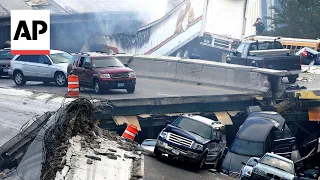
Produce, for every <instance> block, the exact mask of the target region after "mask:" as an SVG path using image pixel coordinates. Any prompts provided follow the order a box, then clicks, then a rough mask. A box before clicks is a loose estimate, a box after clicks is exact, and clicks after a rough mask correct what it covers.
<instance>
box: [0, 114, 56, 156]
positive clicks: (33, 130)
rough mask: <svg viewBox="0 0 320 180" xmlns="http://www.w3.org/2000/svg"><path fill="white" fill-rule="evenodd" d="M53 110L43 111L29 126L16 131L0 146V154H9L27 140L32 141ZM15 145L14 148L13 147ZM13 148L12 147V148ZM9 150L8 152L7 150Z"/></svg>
mask: <svg viewBox="0 0 320 180" xmlns="http://www.w3.org/2000/svg"><path fill="white" fill-rule="evenodd" d="M53 113H54V112H51V111H48V112H45V113H44V114H43V115H42V116H40V117H39V118H37V119H36V120H35V121H34V122H33V123H32V124H31V125H30V126H28V127H27V128H26V129H25V130H23V131H22V132H20V133H18V134H17V135H16V136H14V137H13V138H11V139H10V140H9V141H7V142H6V143H5V144H4V145H2V146H1V147H0V155H2V154H3V153H7V154H8V155H11V154H12V153H14V151H15V150H16V149H19V148H20V147H22V146H23V145H25V144H26V143H27V142H29V141H33V138H34V137H36V136H37V134H38V131H39V130H40V129H41V127H42V125H43V124H46V122H47V121H48V120H49V118H50V117H51V116H52V114H53ZM23 140H26V141H23ZM15 146H17V147H15ZM14 147H15V148H14ZM13 148H14V149H13ZM9 150H10V152H8V151H9Z"/></svg>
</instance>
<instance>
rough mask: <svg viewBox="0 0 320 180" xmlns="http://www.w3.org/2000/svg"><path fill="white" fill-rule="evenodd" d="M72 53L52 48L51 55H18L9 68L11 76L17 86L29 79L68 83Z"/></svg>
mask: <svg viewBox="0 0 320 180" xmlns="http://www.w3.org/2000/svg"><path fill="white" fill-rule="evenodd" d="M71 59H72V55H71V54H69V53H67V52H64V51H59V50H51V51H50V55H16V56H15V57H14V58H13V59H12V61H11V63H10V69H9V71H8V72H9V76H10V77H11V78H13V80H14V82H15V83H16V85H17V86H23V85H25V84H26V82H27V81H43V82H44V83H50V82H55V83H56V84H57V85H58V86H66V85H67V67H68V63H69V60H71Z"/></svg>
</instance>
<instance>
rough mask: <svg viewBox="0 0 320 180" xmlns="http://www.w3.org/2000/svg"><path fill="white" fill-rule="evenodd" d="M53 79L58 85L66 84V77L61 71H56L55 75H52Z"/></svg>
mask: <svg viewBox="0 0 320 180" xmlns="http://www.w3.org/2000/svg"><path fill="white" fill-rule="evenodd" d="M54 81H55V83H56V84H57V85H58V86H60V87H62V86H66V85H67V78H66V76H65V75H64V74H63V73H62V72H57V73H56V75H55V76H54Z"/></svg>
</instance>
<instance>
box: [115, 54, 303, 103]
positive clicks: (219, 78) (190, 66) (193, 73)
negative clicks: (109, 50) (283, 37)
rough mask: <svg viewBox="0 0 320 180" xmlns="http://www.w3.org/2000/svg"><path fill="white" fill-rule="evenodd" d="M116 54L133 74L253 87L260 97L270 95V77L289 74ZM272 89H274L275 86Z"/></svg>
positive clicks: (243, 67)
mask: <svg viewBox="0 0 320 180" xmlns="http://www.w3.org/2000/svg"><path fill="white" fill-rule="evenodd" d="M117 57H118V58H119V59H120V60H121V61H122V62H123V63H125V64H128V65H129V66H130V67H131V68H133V69H134V70H135V72H136V74H137V76H142V77H151V78H162V79H169V80H177V81H188V82H194V83H197V84H198V83H201V84H211V85H218V86H226V87H231V88H236V89H244V90H253V91H258V92H262V93H263V94H264V97H271V96H272V92H271V91H272V90H271V82H270V78H269V77H270V76H272V77H276V78H278V79H279V78H281V77H284V76H288V75H290V74H291V73H292V72H289V71H279V70H272V69H263V68H256V67H250V66H241V65H235V64H226V63H220V62H214V61H205V60H192V59H181V58H178V57H167V56H160V57H159V56H150V55H148V56H145V55H135V56H133V55H128V54H119V55H118V56H117ZM296 73H298V72H296ZM277 83H279V82H277ZM277 86H279V84H277ZM276 89H277V90H276V91H278V89H279V87H277V88H276Z"/></svg>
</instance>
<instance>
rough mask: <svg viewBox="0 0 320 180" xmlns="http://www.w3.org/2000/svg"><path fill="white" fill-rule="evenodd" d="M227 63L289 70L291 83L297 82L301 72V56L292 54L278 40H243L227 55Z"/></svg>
mask: <svg viewBox="0 0 320 180" xmlns="http://www.w3.org/2000/svg"><path fill="white" fill-rule="evenodd" d="M227 63H231V64H239V65H244V66H253V67H259V68H268V69H275V70H287V71H289V72H290V76H288V79H289V82H290V83H295V82H296V80H297V78H298V77H299V73H300V72H301V60H300V57H299V56H295V55H290V54H289V50H287V49H283V47H282V44H281V43H280V42H278V41H260V42H258V41H243V42H242V43H241V44H240V46H239V47H238V49H237V51H236V52H232V53H231V54H229V55H228V56H227Z"/></svg>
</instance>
